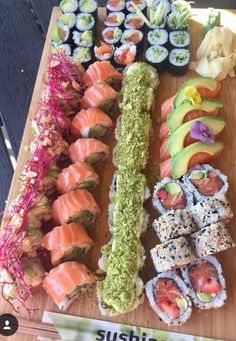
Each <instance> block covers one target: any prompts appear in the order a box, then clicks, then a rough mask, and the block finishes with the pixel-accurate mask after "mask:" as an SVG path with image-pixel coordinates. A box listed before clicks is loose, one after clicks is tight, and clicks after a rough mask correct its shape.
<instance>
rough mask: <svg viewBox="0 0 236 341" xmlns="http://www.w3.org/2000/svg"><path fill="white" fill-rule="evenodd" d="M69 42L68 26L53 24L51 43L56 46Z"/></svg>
mask: <svg viewBox="0 0 236 341" xmlns="http://www.w3.org/2000/svg"><path fill="white" fill-rule="evenodd" d="M69 42H70V30H69V29H68V27H61V26H59V25H58V24H57V25H55V26H54V28H53V31H52V45H53V46H58V45H61V44H63V43H64V44H65V43H69Z"/></svg>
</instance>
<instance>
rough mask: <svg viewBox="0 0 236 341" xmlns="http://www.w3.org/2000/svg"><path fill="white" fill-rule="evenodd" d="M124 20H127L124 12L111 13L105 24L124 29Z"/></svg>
mask: <svg viewBox="0 0 236 341" xmlns="http://www.w3.org/2000/svg"><path fill="white" fill-rule="evenodd" d="M124 20H125V14H124V13H123V12H111V13H109V14H108V16H107V17H106V19H105V21H104V24H105V26H107V27H120V28H122V26H123V23H124Z"/></svg>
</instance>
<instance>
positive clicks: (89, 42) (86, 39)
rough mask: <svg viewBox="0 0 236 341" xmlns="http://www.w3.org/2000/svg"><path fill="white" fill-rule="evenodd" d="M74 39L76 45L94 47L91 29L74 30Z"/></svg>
mask: <svg viewBox="0 0 236 341" xmlns="http://www.w3.org/2000/svg"><path fill="white" fill-rule="evenodd" d="M72 39H73V42H74V45H75V46H79V47H92V46H93V45H94V37H93V31H91V30H89V31H84V32H78V31H74V32H73V33H72Z"/></svg>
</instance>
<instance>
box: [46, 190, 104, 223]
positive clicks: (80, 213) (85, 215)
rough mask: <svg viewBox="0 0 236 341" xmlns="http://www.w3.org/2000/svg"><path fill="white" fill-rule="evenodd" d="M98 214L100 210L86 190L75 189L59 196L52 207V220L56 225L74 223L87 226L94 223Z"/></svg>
mask: <svg viewBox="0 0 236 341" xmlns="http://www.w3.org/2000/svg"><path fill="white" fill-rule="evenodd" d="M99 213H100V208H99V207H98V205H97V203H96V201H95V200H94V198H93V196H92V194H91V193H90V192H89V191H87V190H86V189H77V190H76V191H70V192H67V193H65V194H63V195H61V196H60V197H58V198H57V200H55V201H54V203H53V206H52V214H53V219H54V222H55V223H56V224H58V225H62V224H66V223H72V222H76V223H81V224H84V225H86V226H87V225H90V224H92V223H93V222H94V221H95V217H96V216H97V215H98V214H99Z"/></svg>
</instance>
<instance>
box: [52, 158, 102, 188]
mask: <svg viewBox="0 0 236 341" xmlns="http://www.w3.org/2000/svg"><path fill="white" fill-rule="evenodd" d="M98 184H99V176H98V175H97V173H96V172H95V170H94V169H93V167H92V166H91V165H90V164H89V163H87V162H82V161H77V162H76V163H73V164H72V165H70V166H69V167H67V168H64V169H63V170H62V172H61V173H60V174H59V175H58V178H57V181H56V188H57V191H58V192H59V193H60V194H63V193H66V192H69V191H71V190H73V189H79V188H86V189H87V190H89V191H92V190H94V188H95V187H96V186H97V185H98Z"/></svg>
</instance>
